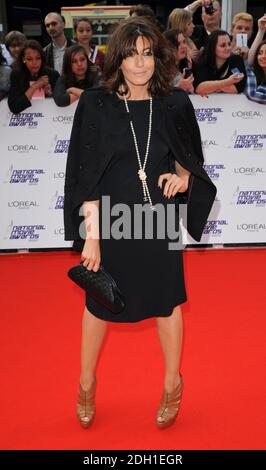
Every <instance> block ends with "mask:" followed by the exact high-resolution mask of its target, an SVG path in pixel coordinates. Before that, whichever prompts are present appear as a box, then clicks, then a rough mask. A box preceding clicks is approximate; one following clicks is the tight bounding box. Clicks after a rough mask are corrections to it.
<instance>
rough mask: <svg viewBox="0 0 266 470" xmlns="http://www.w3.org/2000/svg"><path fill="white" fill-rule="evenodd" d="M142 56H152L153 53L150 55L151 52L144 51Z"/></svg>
mask: <svg viewBox="0 0 266 470" xmlns="http://www.w3.org/2000/svg"><path fill="white" fill-rule="evenodd" d="M144 55H145V56H152V55H153V53H152V51H145V52H144Z"/></svg>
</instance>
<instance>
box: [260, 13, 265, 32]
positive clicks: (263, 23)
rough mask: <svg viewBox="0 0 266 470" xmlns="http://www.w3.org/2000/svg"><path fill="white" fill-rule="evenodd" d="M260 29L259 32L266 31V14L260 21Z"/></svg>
mask: <svg viewBox="0 0 266 470" xmlns="http://www.w3.org/2000/svg"><path fill="white" fill-rule="evenodd" d="M258 29H259V31H263V32H265V31H266V14H264V15H263V16H262V17H261V18H260V19H259V20H258Z"/></svg>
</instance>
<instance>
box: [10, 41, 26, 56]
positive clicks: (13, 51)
mask: <svg viewBox="0 0 266 470" xmlns="http://www.w3.org/2000/svg"><path fill="white" fill-rule="evenodd" d="M22 47H23V42H14V43H11V44H10V45H9V52H10V55H11V56H12V57H13V59H15V60H17V58H18V55H19V53H20V51H21V49H22Z"/></svg>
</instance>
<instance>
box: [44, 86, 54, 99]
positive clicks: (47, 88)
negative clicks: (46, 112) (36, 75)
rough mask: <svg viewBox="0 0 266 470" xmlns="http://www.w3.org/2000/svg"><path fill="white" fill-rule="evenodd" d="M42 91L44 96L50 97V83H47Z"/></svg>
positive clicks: (51, 92)
mask: <svg viewBox="0 0 266 470" xmlns="http://www.w3.org/2000/svg"><path fill="white" fill-rule="evenodd" d="M43 89H44V94H45V96H52V94H53V91H52V87H51V85H50V83H48V85H45V87H43Z"/></svg>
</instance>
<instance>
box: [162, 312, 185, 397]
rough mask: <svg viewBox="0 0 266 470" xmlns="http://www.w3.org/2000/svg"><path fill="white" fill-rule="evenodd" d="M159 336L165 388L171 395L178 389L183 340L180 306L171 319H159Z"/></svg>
mask: <svg viewBox="0 0 266 470" xmlns="http://www.w3.org/2000/svg"><path fill="white" fill-rule="evenodd" d="M157 328H158V334H159V338H160V342H161V346H162V349H163V354H164V362H165V379H164V388H165V390H166V391H167V392H168V393H171V392H172V391H173V390H174V388H176V387H177V385H178V383H179V381H180V376H179V367H180V359H181V350H182V340H183V319H182V312H181V308H180V306H177V307H175V308H174V309H173V313H172V315H170V316H169V317H158V318H157Z"/></svg>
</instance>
